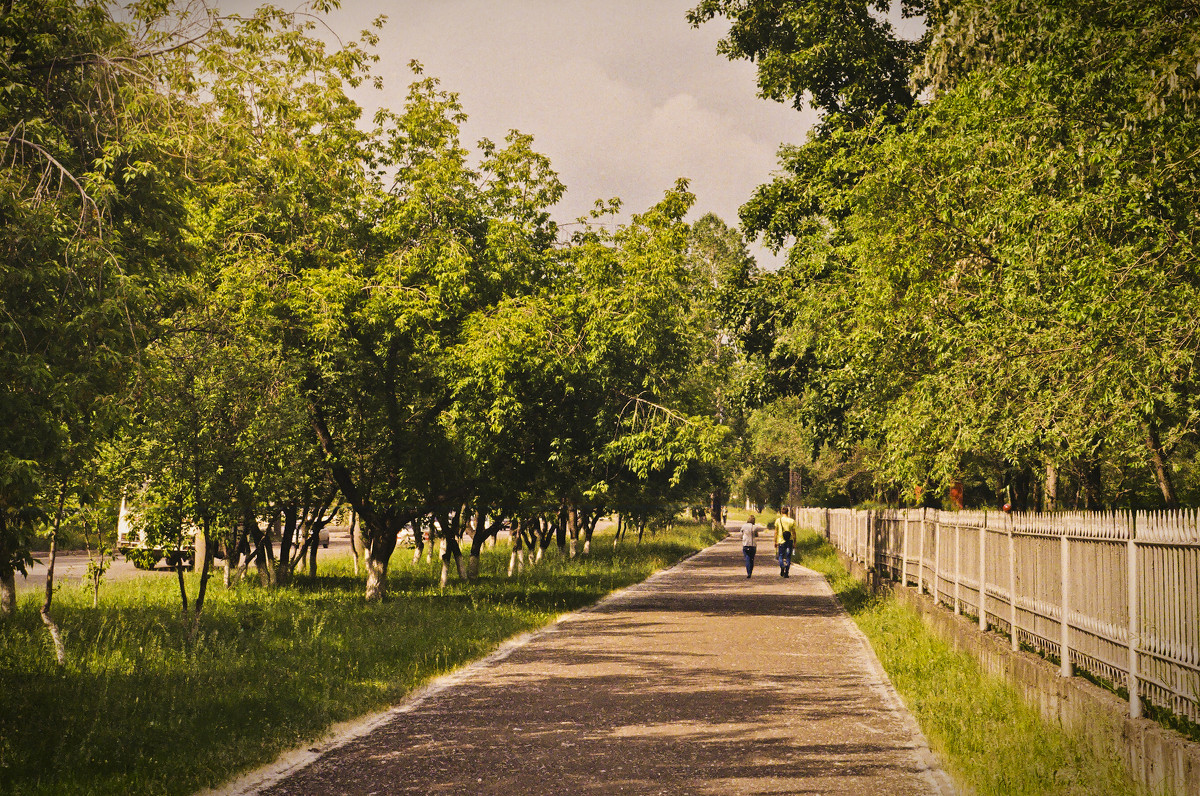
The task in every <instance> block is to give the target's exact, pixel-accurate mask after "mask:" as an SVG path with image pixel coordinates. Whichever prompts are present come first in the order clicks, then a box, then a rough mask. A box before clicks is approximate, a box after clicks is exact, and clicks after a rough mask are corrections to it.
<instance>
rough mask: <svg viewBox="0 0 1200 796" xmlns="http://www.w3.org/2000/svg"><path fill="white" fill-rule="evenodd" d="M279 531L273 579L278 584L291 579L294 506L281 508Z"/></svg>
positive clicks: (294, 523) (294, 520) (294, 530)
mask: <svg viewBox="0 0 1200 796" xmlns="http://www.w3.org/2000/svg"><path fill="white" fill-rule="evenodd" d="M278 524H279V527H280V529H281V530H280V532H279V566H278V567H277V569H276V573H275V579H276V580H277V581H278V582H279V584H280V585H286V584H287V583H289V582H290V581H291V579H292V542H293V540H294V539H295V538H296V536H295V534H296V507H295V506H287V507H285V508H284V509H283V522H280V523H278Z"/></svg>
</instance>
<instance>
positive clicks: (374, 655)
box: [0, 524, 715, 794]
mask: <svg viewBox="0 0 1200 796" xmlns="http://www.w3.org/2000/svg"><path fill="white" fill-rule="evenodd" d="M714 540H715V537H714V535H713V534H712V532H711V531H709V530H708V529H707V527H701V526H696V525H690V524H684V525H678V526H676V530H675V531H674V532H672V533H671V534H670V535H665V534H661V533H660V534H659V535H658V537H657V538H654V539H651V538H649V537H648V538H647V540H646V541H645V542H644V543H643V544H641V545H640V546H638V545H634V544H633V543H632V542H631V541H627V542H625V543H624V544H623V545H622V546H621V547H620V548H619V549H618V550H615V551H614V550H613V549H612V538H611V536H599V535H598V536H597V538H596V539H595V540H594V543H593V547H592V553H591V555H589V556H588V557H586V558H576V559H574V560H564V559H563V558H561V557H560V556H559V555H558V553H557V552H555V551H554V550H553V548H552V550H551V552H550V553H549V556H548V558H547V559H546V560H544V561H543V562H542V563H540V564H538V565H537V566H536V567H533V568H532V569H530V568H527V569H526V570H525V573H524V574H523V575H521V576H520V577H515V578H512V579H509V578H507V577H505V572H506V570H507V566H508V553H509V550H508V548H507V546H505V545H500V546H498V547H497V548H496V549H494V550H491V551H486V552H485V554H484V556H483V558H482V560H481V567H480V577H479V579H478V580H476V581H474V582H472V583H469V584H464V583H459V582H457V581H456V580H452V581H451V584H450V585H449V586H448V587H447V588H446V589H445V590H444V591H443V590H441V589H439V588H438V585H437V579H438V575H439V573H440V561H438V560H437V559H436V558H435V559H434V562H433V563H431V564H425V563H424V562H423V561H422V562H421V563H419V564H416V565H413V564H412V563H411V551H407V550H404V549H402V548H401V549H398V550H397V551H396V555H395V556H394V557H393V560H392V567H391V581H390V585H391V594H392V596H391V598H390V599H389V600H388V601H387V602H384V603H382V604H368V603H366V602H364V600H363V598H362V590H363V584H362V578H357V577H354V576H353V574H352V571H351V561H350V559H349V558H348V557H345V558H342V559H340V560H339V559H325V560H323V562H322V564H321V571H320V575H319V576H318V577H317V578H315V579H313V580H308V579H305V578H301V579H300V580H299V581H298V582H297V583H296V584H295V585H293V586H290V587H287V588H281V589H276V590H271V589H264V588H261V587H259V586H257V585H256V584H255V583H244V584H242V585H240V586H238V587H235V588H233V589H230V590H225V589H223V588H221V586H220V584H219V580H217V579H214V581H215V583H210V591H209V597H208V604H207V605H206V607H205V612H204V618H203V620H202V623H201V630H200V633H199V635H198V637H197V639H196V641H195V643H189V642H188V629H187V626H186V624H185V623H184V622H183V621H182V620H181V619H180V617H179V597H178V590H177V586H176V584H175V582H174V580H173V579H168V578H153V579H145V580H138V581H131V582H124V583H112V584H108V585H105V586H104V587H103V589H102V591H101V602H100V607H99V608H98V609H93V608H92V606H91V596H90V593H89V592H88V591H86V590H85V589H83V588H78V587H67V588H63V589H60V590H59V592H58V594H57V597H56V601H55V606H56V608H55V611H56V614H57V616H58V619H59V622H60V624H61V625H62V627H63V629H64V630H65V632H66V642H67V649H68V661H67V665H66V666H65V667H64V668H63V669H59V668H58V667H57V666H55V664H54V655H53V651H52V649H51V647H50V642H49V640H48V638H47V634H46V631H45V629H44V627H43V626H42V624H41V621H40V618H39V616H38V614H37V602H38V597H37V595H34V594H27V595H24V596H23V598H22V600H21V603H20V605H19V610H18V614H17V616H16V617H14V618H13V619H11V620H7V621H3V622H0V793H13V794H63V793H89V794H90V793H101V794H103V793H114V794H115V793H121V794H126V793H181V794H182V793H192V792H194V791H195V790H197V789H198V788H200V787H204V786H213V785H217V784H219V783H221V782H222V781H224V780H226V779H228V778H229V777H231V776H233V775H235V774H236V773H237V772H239V771H242V770H245V769H247V768H250V767H253V766H255V765H260V764H263V763H266V762H269V761H271V760H273V759H274V758H275V756H276V755H277V754H278V753H279V752H280V751H282V750H284V749H287V748H290V747H292V746H295V745H298V744H301V743H304V742H306V741H308V740H310V739H313V738H315V737H317V736H319V735H320V734H321V732H322V731H323V730H324V729H325V728H327V727H328V726H329V725H331V724H332V723H335V722H338V721H343V720H346V719H349V718H353V717H355V716H358V715H362V714H363V713H367V712H370V711H372V710H377V709H380V708H383V707H385V706H387V705H389V704H393V703H395V702H396V701H398V700H399V699H401V698H402V697H403V696H404V695H405V694H406V693H408V692H409V691H411V690H412V689H413V688H415V687H417V686H419V685H420V684H422V683H423V682H425V681H427V680H429V679H430V678H432V677H435V676H437V675H439V674H442V673H444V672H447V671H449V670H451V669H453V668H455V667H457V666H459V665H461V664H463V663H465V662H467V661H469V660H472V659H475V658H478V657H480V656H481V655H484V654H486V653H487V652H488V651H490V650H492V649H494V648H495V647H496V646H498V645H499V644H500V643H501V642H502V641H504V640H505V639H507V638H509V637H511V636H513V635H514V634H517V633H520V632H522V631H526V630H530V629H533V628H536V627H540V626H542V625H544V624H546V623H547V622H549V621H551V620H552V619H553V618H554V617H555V616H557V615H559V614H561V613H564V612H567V611H571V610H574V609H577V608H580V607H582V606H584V605H588V604H590V603H593V602H595V601H596V600H597V599H599V598H600V597H602V596H603V595H604V594H606V593H608V592H610V591H612V590H614V589H618V588H622V587H624V586H627V585H630V584H632V583H636V582H638V581H641V580H643V579H645V578H646V577H647V576H648V575H650V574H651V573H653V572H654V571H656V570H658V569H661V568H662V567H664V566H667V565H669V564H671V563H673V562H675V561H677V560H679V559H680V558H682V557H684V556H686V555H687V554H689V553H691V552H694V551H696V550H699V549H702V548H703V547H705V546H707V545H708V544H710V543H711V542H712V541H714ZM191 577H192V578H193V580H194V579H195V577H196V576H195V575H192V576H191ZM192 591H193V592H194V584H193V588H192Z"/></svg>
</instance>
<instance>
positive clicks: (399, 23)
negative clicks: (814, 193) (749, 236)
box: [220, 0, 814, 266]
mask: <svg viewBox="0 0 1200 796" xmlns="http://www.w3.org/2000/svg"><path fill="white" fill-rule="evenodd" d="M276 2H277V4H279V5H282V6H285V7H290V4H289V3H288V2H286V0H282V1H281V0H276ZM694 4H695V2H694V0H606V1H605V2H599V1H598V0H490V1H489V0H343V8H342V9H341V10H340V11H338V12H336V13H335V14H333V15H332V16H331V17H330V18H329V24H330V27H331V28H332V29H333V30H334V31H335V32H336V33H337V34H338V36H340V37H341V38H343V39H347V40H348V39H352V38H356V37H357V36H358V32H359V31H360V30H362V29H363V28H366V27H369V25H370V22H371V20H372V19H373V18H374V17H375V16H377V15H379V14H386V15H387V17H388V22H387V25H386V27H385V28H384V31H383V40H382V42H381V44H380V47H379V54H380V56H381V61H380V63H379V64H377V65H376V67H377V72H378V74H380V75H382V77H383V78H384V82H385V88H384V91H383V92H376V91H374V90H369V91H364V92H360V95H359V99H360V101H361V102H362V103H363V104H364V106H368V107H367V109H368V111H370V110H372V108H371V107H370V106H371V105H372V104H374V105H386V106H389V107H392V108H394V109H397V110H399V109H400V108H401V106H402V104H403V101H404V95H405V92H406V90H407V86H408V84H409V82H411V80H412V75H411V73H410V72H409V71H408V63H409V61H411V60H413V59H415V60H418V61H420V62H421V63H422V64H424V66H425V73H426V74H427V75H431V76H434V77H437V78H439V79H440V80H441V81H442V86H443V87H444V88H446V89H449V90H451V91H456V92H458V93H459V95H460V100H461V101H462V104H463V107H464V110H465V111H466V113H467V114H468V115H469V117H470V120H469V122H468V123H467V125H466V126H465V128H464V131H463V141H464V143H467V144H473V143H474V142H476V141H477V140H478V139H479V138H482V137H487V138H491V139H492V140H495V141H501V140H503V138H504V136H505V134H506V133H507V131H508V130H510V129H514V128H515V129H518V130H520V131H522V132H524V133H529V134H531V135H533V137H534V141H535V147H536V148H537V149H538V150H539V151H541V152H543V153H545V154H546V155H548V156H549V157H550V159H551V161H552V162H553V164H554V167H555V169H556V170H557V171H558V173H559V175H560V177H561V179H562V181H563V182H564V183H565V184H566V186H567V195H566V197H565V198H564V199H563V201H562V202H561V203H560V204H559V206H558V208H557V209H556V211H555V216H556V218H557V219H558V220H559V221H560V222H567V221H572V220H574V219H576V218H578V217H579V216H581V215H584V214H585V213H586V212H587V211H588V210H589V209H590V208H591V207H592V204H593V203H594V202H595V200H597V199H608V198H610V197H614V196H616V197H620V198H621V199H622V200H623V202H624V209H625V211H626V218H627V217H628V213H630V212H640V211H642V210H645V209H646V208H648V207H649V206H651V205H652V204H654V203H655V202H656V201H658V199H659V198H661V197H662V194H663V192H664V191H666V190H667V189H668V188H670V187H671V186H672V185H673V184H674V183H675V180H676V179H677V178H679V177H687V178H688V179H690V180H691V189H692V191H693V192H694V193H695V194H696V197H697V201H696V207H695V210H694V211H693V214H692V218H693V220H694V219H695V218H698V217H699V216H700V215H701V214H703V213H705V212H709V211H712V212H714V213H716V214H717V215H719V216H721V217H722V218H723V219H725V220H726V221H727V222H729V223H730V224H736V223H737V210H738V207H739V206H740V205H741V204H742V203H743V202H745V201H746V200H747V199H748V198H749V197H750V194H751V192H752V191H753V189H754V187H755V186H757V185H759V184H761V183H763V182H766V181H767V180H768V179H769V178H770V174H771V172H772V170H773V169H774V168H775V166H776V150H777V149H778V147H779V145H780V143H783V142H787V143H801V142H803V140H804V136H805V133H806V131H807V129H808V127H809V125H810V124H811V123H812V121H813V120H814V117H813V116H811V115H809V114H801V113H799V112H797V111H795V110H793V109H792V108H790V107H787V106H784V105H781V104H779V103H776V102H771V101H768V100H762V99H758V97H757V96H756V87H755V73H754V66H753V65H752V64H750V63H748V62H744V61H738V62H730V61H728V60H726V59H725V58H724V57H722V56H719V55H717V53H716V43H717V40H718V39H719V38H720V37H721V36H722V35H723V34H724V33H725V31H726V29H727V28H728V24H727V23H726V22H724V21H722V20H717V21H714V22H710V23H708V24H706V25H704V26H703V27H701V28H700V29H698V30H696V29H693V28H691V27H690V26H689V25H688V23H687V20H686V18H685V14H686V12H687V10H688V9H689V8H690V7H691V6H693V5H694ZM220 5H221V8H222V10H224V11H239V12H245V11H248V10H251V9H253V8H254V7H256V6H257V5H259V2H257V0H225V2H222V3H221V4H220ZM752 250H753V252H754V253H755V255H756V256H757V257H759V260H760V262H762V263H763V264H764V265H768V266H770V265H772V262H773V259H772V258H771V256H770V254H769V253H767V252H766V251H765V250H763V249H760V248H758V247H752Z"/></svg>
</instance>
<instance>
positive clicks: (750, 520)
mask: <svg viewBox="0 0 1200 796" xmlns="http://www.w3.org/2000/svg"><path fill="white" fill-rule="evenodd" d="M746 522H754V515H753V514H751V515H750V519H748V520H746Z"/></svg>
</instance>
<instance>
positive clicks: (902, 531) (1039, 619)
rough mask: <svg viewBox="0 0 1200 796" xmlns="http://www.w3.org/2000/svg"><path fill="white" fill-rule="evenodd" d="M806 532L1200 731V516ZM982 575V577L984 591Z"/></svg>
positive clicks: (1072, 516)
mask: <svg viewBox="0 0 1200 796" xmlns="http://www.w3.org/2000/svg"><path fill="white" fill-rule="evenodd" d="M797 512H798V513H797V520H798V521H799V523H800V525H802V526H807V527H809V528H812V529H813V530H816V531H817V532H819V533H821V534H822V535H824V536H826V537H827V538H828V539H829V540H830V542H832V543H833V544H834V545H835V546H836V547H837V548H839V549H840V550H842V551H843V552H844V553H846V554H847V555H849V556H850V557H851V558H853V559H854V560H856V561H858V562H860V563H862V564H863V565H864V566H867V567H869V568H873V569H874V570H875V572H876V573H877V574H878V575H879V576H881V577H885V578H890V579H892V580H897V581H901V582H903V583H905V584H906V585H907V584H915V585H917V586H919V587H920V588H921V590H922V591H924V592H928V593H929V594H930V595H932V596H933V598H934V599H935V600H937V602H939V603H942V604H944V605H946V606H948V607H952V608H953V609H954V612H955V613H966V614H970V615H973V616H976V617H978V620H979V628H980V630H985V631H986V630H987V629H988V628H989V627H990V628H993V629H997V630H1000V631H1003V632H1004V633H1006V634H1008V635H1009V637H1010V639H1011V642H1012V646H1013V649H1014V650H1015V649H1017V648H1018V647H1019V645H1020V644H1022V643H1024V644H1027V645H1029V646H1030V647H1032V648H1034V649H1036V650H1039V651H1041V652H1042V653H1044V654H1046V655H1048V656H1053V657H1055V658H1058V660H1059V661H1060V666H1061V668H1062V674H1063V675H1064V676H1068V677H1070V676H1072V675H1073V674H1074V668H1075V667H1076V666H1078V667H1079V668H1081V669H1084V670H1087V671H1088V672H1090V673H1092V674H1093V675H1097V676H1099V677H1102V678H1104V679H1106V680H1108V681H1109V682H1111V683H1113V684H1114V685H1116V686H1124V687H1126V688H1127V689H1128V691H1129V710H1130V714H1131V715H1133V716H1135V717H1136V716H1140V715H1141V714H1142V701H1143V700H1144V701H1145V702H1147V703H1150V704H1153V705H1157V706H1159V707H1163V708H1167V709H1168V710H1170V711H1171V712H1172V713H1174V714H1175V715H1177V716H1182V717H1185V718H1187V719H1189V720H1190V721H1192V722H1196V723H1200V515H1198V513H1197V512H1196V511H1194V510H1189V511H1149V512H1148V511H1138V512H1132V511H1124V512H1122V511H1118V512H1058V513H1053V514H1033V513H1021V512H1014V513H1012V514H1005V513H1003V512H984V511H936V510H932V509H888V510H882V511H856V510H853V509H798V510H797ZM981 573H982V577H981Z"/></svg>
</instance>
